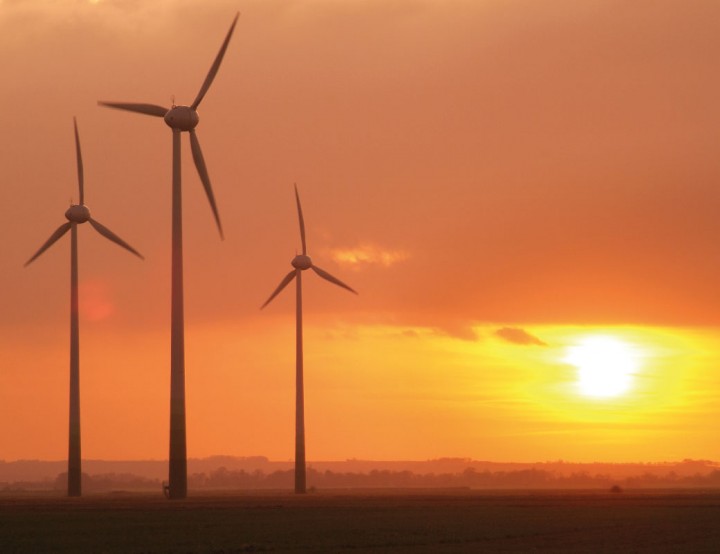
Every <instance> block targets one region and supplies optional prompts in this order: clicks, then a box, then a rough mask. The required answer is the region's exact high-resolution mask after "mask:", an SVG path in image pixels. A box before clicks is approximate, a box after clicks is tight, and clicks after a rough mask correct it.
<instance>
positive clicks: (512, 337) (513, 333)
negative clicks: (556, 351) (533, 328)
mask: <svg viewBox="0 0 720 554" xmlns="http://www.w3.org/2000/svg"><path fill="white" fill-rule="evenodd" d="M495 334H496V335H497V336H498V337H500V338H501V339H503V340H505V341H507V342H510V343H512V344H521V345H523V346H547V343H545V342H543V341H541V340H540V339H539V338H537V337H536V336H533V335H531V334H530V333H528V332H527V331H525V329H518V328H516V327H503V328H502V329H498V330H497V331H495Z"/></svg>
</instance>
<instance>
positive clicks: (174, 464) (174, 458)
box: [98, 13, 240, 498]
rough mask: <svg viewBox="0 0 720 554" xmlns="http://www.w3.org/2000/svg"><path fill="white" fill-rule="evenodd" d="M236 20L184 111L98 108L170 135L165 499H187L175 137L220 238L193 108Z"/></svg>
mask: <svg viewBox="0 0 720 554" xmlns="http://www.w3.org/2000/svg"><path fill="white" fill-rule="evenodd" d="M239 15H240V14H239V13H237V14H236V15H235V19H233V22H232V25H231V26H230V30H229V31H228V33H227V35H226V36H225V40H224V41H223V43H222V46H221V47H220V51H219V52H218V54H217V56H216V57H215V61H214V62H213V64H212V66H211V67H210V71H209V72H208V74H207V77H205V81H204V82H203V84H202V86H201V87H200V92H198V94H197V96H196V97H195V100H194V101H193V103H192V104H190V105H189V106H176V105H174V103H173V106H172V107H171V108H170V109H168V108H165V107H163V106H157V105H155V104H133V103H123V102H98V103H99V104H100V105H101V106H107V107H109V108H117V109H120V110H127V111H131V112H137V113H141V114H145V115H152V116H155V117H162V118H163V119H164V120H165V123H166V124H167V125H168V126H169V127H170V128H171V129H172V278H171V315H170V318H171V332H170V468H169V483H168V497H169V498H185V497H186V496H187V446H186V444H187V443H186V431H185V331H184V329H185V324H184V309H183V260H182V190H181V176H180V133H182V132H183V131H187V132H188V133H190V149H191V150H192V155H193V160H194V162H195V167H196V168H197V172H198V174H199V175H200V180H201V181H202V184H203V187H204V188H205V194H206V195H207V198H208V201H209V202H210V208H211V209H212V212H213V215H214V216H215V222H216V223H217V227H218V231H219V232H220V237H221V238H222V237H223V231H222V226H221V224H220V216H219V214H218V210H217V206H216V205H215V197H214V196H213V192H212V187H211V185H210V177H209V176H208V172H207V167H206V166H205V159H204V158H203V154H202V150H201V149H200V142H199V141H198V138H197V135H196V133H195V127H196V126H197V124H198V122H199V121H200V118H199V116H198V113H197V107H198V106H199V105H200V102H202V99H203V98H204V97H205V94H206V93H207V91H208V89H209V88H210V85H211V84H212V82H213V80H214V79H215V75H217V72H218V69H219V68H220V64H221V63H222V60H223V56H225V50H227V47H228V44H229V43H230V37H232V34H233V31H234V30H235V24H236V23H237V19H238V16H239Z"/></svg>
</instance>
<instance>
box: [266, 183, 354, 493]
mask: <svg viewBox="0 0 720 554" xmlns="http://www.w3.org/2000/svg"><path fill="white" fill-rule="evenodd" d="M295 200H296V202H297V209H298V219H299V220H300V241H301V242H302V254H298V255H297V256H295V257H294V258H293V260H292V262H290V263H291V264H292V266H293V268H294V269H293V270H292V271H291V272H290V273H288V274H287V275H286V276H285V278H284V279H283V280H282V281H281V282H280V284H279V285H278V287H277V288H276V289H275V291H273V293H272V294H271V295H270V298H268V299H267V300H266V301H265V303H264V304H263V305H262V306H261V308H260V309H263V308H264V307H265V306H267V305H268V304H269V303H270V302H271V301H272V299H273V298H275V297H276V296H277V295H278V294H280V291H282V290H283V289H284V288H285V287H286V286H288V285H289V284H290V282H291V281H292V280H293V279H297V281H296V287H297V288H296V305H295V493H297V494H304V493H305V491H306V479H305V392H304V385H303V338H302V272H303V271H305V270H307V269H312V270H313V271H314V272H315V273H317V274H318V275H319V276H320V277H322V278H323V279H325V280H326V281H330V282H331V283H333V284H335V285H338V286H339V287H342V288H344V289H347V290H349V291H350V292H352V293H355V294H357V292H356V291H355V290H353V289H352V288H350V287H349V286H347V285H346V284H345V283H343V282H342V281H341V280H340V279H338V278H336V277H333V276H332V275H330V274H329V273H328V272H327V271H325V270H324V269H320V268H319V267H318V266H316V265H315V264H313V262H312V260H311V259H310V256H308V255H307V245H306V243H305V220H304V219H303V214H302V207H301V206H300V195H299V194H298V190H297V185H296V186H295Z"/></svg>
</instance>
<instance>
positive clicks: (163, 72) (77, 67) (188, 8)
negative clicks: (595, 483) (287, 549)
mask: <svg viewBox="0 0 720 554" xmlns="http://www.w3.org/2000/svg"><path fill="white" fill-rule="evenodd" d="M238 11H239V12H241V15H240V18H239V19H238V23H237V27H236V29H235V34H234V36H233V38H232V41H231V42H230V45H229V47H228V50H227V53H226V55H225V59H224V62H223V64H222V66H221V68H220V71H219V73H218V76H217V78H216V80H215V82H214V83H213V85H212V88H211V89H210V91H209V92H208V94H207V96H206V97H205V99H204V100H203V104H202V106H200V108H199V113H200V124H199V126H198V128H197V134H198V137H199V139H200V142H201V144H202V147H203V151H204V154H205V161H206V163H207V166H208V169H209V173H210V178H211V180H212V183H213V188H214V192H215V197H216V200H217V203H218V208H219V211H220V217H221V220H222V222H223V227H224V230H225V240H224V241H222V240H220V238H219V236H218V232H217V229H216V227H215V223H214V221H213V217H212V212H211V210H210V208H209V206H208V203H207V201H206V199H205V196H204V193H203V189H202V186H201V184H200V180H199V178H198V176H197V173H196V171H195V168H194V166H193V163H192V158H191V155H190V148H189V144H188V139H187V137H186V136H183V137H182V138H183V140H182V155H183V191H184V198H183V200H184V208H185V210H184V217H185V220H184V223H185V225H184V239H185V304H186V305H185V319H186V337H185V344H186V376H187V410H188V416H187V417H188V419H187V424H188V455H189V456H190V457H203V456H209V455H213V454H228V455H237V456H248V455H266V456H268V457H270V458H271V459H274V460H287V459H291V458H292V456H293V433H294V355H295V350H294V324H295V313H294V295H293V291H292V289H288V290H286V291H284V292H283V294H282V295H280V296H279V297H278V298H277V299H275V300H274V301H273V303H272V304H271V305H269V306H268V307H267V308H266V309H264V310H263V311H260V309H259V307H260V306H261V305H262V303H263V302H264V301H265V300H266V299H267V297H268V296H269V294H270V293H271V292H272V291H273V289H274V288H275V287H276V285H277V284H278V282H279V281H280V280H281V279H282V277H283V276H284V275H285V274H286V273H287V272H288V271H289V270H290V269H291V266H290V260H291V259H292V258H293V256H295V254H296V253H297V252H298V251H299V249H300V238H299V232H298V222H297V214H296V208H295V203H294V202H295V199H294V193H293V183H297V186H298V189H299V192H300V195H301V199H302V202H303V209H304V215H305V222H306V227H307V240H308V250H309V252H308V253H309V254H310V255H311V256H312V257H313V260H314V261H315V262H316V263H317V264H318V265H319V266H320V267H322V268H324V269H326V270H327V271H329V272H330V273H332V274H333V275H336V276H337V277H339V278H340V279H342V280H343V281H345V282H347V283H348V284H349V285H350V286H352V287H353V288H355V289H356V290H357V291H358V292H359V295H358V296H355V295H352V294H348V293H347V291H344V290H342V289H340V288H338V287H335V286H333V285H331V284H329V283H327V282H325V281H322V280H321V279H319V278H317V276H316V275H312V274H308V273H306V274H305V276H306V278H305V279H304V280H303V284H304V294H305V300H304V306H305V312H304V313H305V368H306V425H307V456H308V459H309V460H344V459H347V458H363V459H378V460H391V459H416V460H422V459H428V458H437V457H443V456H460V457H471V458H475V459H481V460H497V461H544V460H555V459H566V460H573V461H661V460H676V459H682V458H704V459H714V460H720V440H718V435H719V434H720V428H718V423H717V422H718V421H720V340H719V339H720V294H719V292H718V291H719V290H720V289H719V285H720V246H718V244H719V243H720V155H718V151H720V68H719V67H718V52H720V3H718V2H717V1H716V0H688V1H685V2H678V1H675V0H638V1H635V2H617V1H615V0H587V1H582V2H578V1H577V0H547V1H544V2H537V1H535V0H304V1H292V0H291V1H288V0H244V1H241V2H238V1H228V0H203V1H200V0H153V1H149V2H143V1H140V0H33V1H31V2H27V1H22V0H0V74H1V75H2V84H1V85H0V105H2V106H3V110H2V116H0V121H2V134H1V135H0V195H1V197H0V198H1V200H2V205H4V206H5V216H4V217H3V218H2V219H0V237H2V238H0V241H1V242H0V244H2V250H1V251H2V256H0V290H1V292H0V331H1V332H0V459H5V460H16V459H28V458H30V459H36V458H37V459H53V460H54V459H63V458H64V457H65V456H66V455H67V417H68V416H67V411H68V379H69V377H68V365H69V362H68V357H69V327H68V323H69V281H70V278H69V257H70V253H69V250H70V241H69V237H64V238H63V239H61V240H60V241H59V242H58V243H57V244H56V245H54V246H53V247H52V249H51V250H49V251H48V252H46V253H45V254H43V256H42V257H41V258H39V259H38V260H36V261H35V262H34V263H33V264H32V265H30V266H28V267H27V268H24V267H23V264H24V263H25V262H26V261H27V259H28V258H29V257H30V256H31V255H32V254H33V253H34V252H35V251H36V250H37V249H38V247H39V246H40V245H41V244H42V243H43V242H44V241H45V240H46V239H47V238H48V237H49V236H50V234H51V233H52V231H53V230H55V229H56V228H57V227H58V226H59V225H60V224H62V223H64V222H65V219H64V215H63V214H64V212H65V210H66V209H67V207H68V206H69V202H70V200H71V199H72V200H73V201H74V202H77V201H78V192H77V174H76V165H75V145H74V139H73V127H72V125H73V121H72V118H73V116H76V117H77V121H78V127H79V131H80V139H81V143H82V149H83V158H84V165H85V201H86V204H87V205H88V206H89V208H90V209H91V210H92V214H93V217H95V218H96V219H98V220H99V221H100V222H102V223H103V224H105V225H106V226H107V227H109V228H110V229H111V230H113V231H114V232H115V233H117V234H118V235H120V236H121V237H122V238H123V239H125V240H126V241H127V242H129V243H130V244H131V245H132V246H134V247H135V248H137V249H138V250H139V251H140V252H141V253H142V254H143V255H144V256H145V258H146V259H145V261H141V260H138V259H137V258H135V257H134V256H132V255H130V254H129V253H127V252H126V251H124V250H122V249H120V248H118V247H117V246H115V245H113V244H111V243H110V242H108V241H107V240H105V239H103V238H102V237H100V236H99V235H98V234H97V233H95V232H94V231H93V229H92V228H90V226H88V225H82V226H81V227H80V229H79V243H80V244H79V247H80V302H81V329H80V342H81V368H80V371H81V398H82V433H83V436H82V440H83V457H84V458H104V459H139V458H143V459H147V458H154V459H163V458H166V457H167V452H168V426H169V389H170V387H169V382H170V362H169V358H170V325H169V319H170V292H169V288H170V207H171V205H170V186H171V132H170V130H169V128H168V127H166V126H165V125H164V123H163V122H162V121H160V120H158V119H153V118H149V117H144V116H141V115H136V114H132V113H128V112H120V111H116V110H110V109H106V108H102V107H99V106H98V105H97V102H98V100H106V101H126V102H147V103H153V104H160V105H166V106H169V105H170V104H171V103H172V100H173V98H175V101H176V102H177V103H178V104H189V103H191V102H192V100H193V99H194V97H195V95H196V94H197V91H198V89H199V88H200V85H201V84H202V82H203V79H204V78H205V75H206V74H207V71H208V69H209V67H210V64H211V63H212V61H213V59H214V57H215V55H216V53H217V51H218V48H219V47H220V44H221V42H222V39H223V37H224V36H225V33H226V32H227V30H228V28H229V26H230V23H231V22H232V18H233V17H234V15H235V13H236V12H238ZM608 353H609V354H608ZM613 353H615V354H617V356H616V357H613V356H612V355H610V354H613ZM593 364H599V366H600V369H597V370H596V369H594V367H595V366H594V365H593ZM583 371H588V372H595V374H594V375H591V376H590V377H587V375H586V377H582V374H583ZM612 374H618V381H617V382H607V375H612ZM598 375H600V376H601V377H598ZM596 377H597V378H599V379H601V380H604V382H603V385H604V386H608V387H609V388H608V389H607V390H605V389H602V388H598V387H599V385H593V378H596ZM583 379H586V380H585V381H583Z"/></svg>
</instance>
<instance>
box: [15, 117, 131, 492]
mask: <svg viewBox="0 0 720 554" xmlns="http://www.w3.org/2000/svg"><path fill="white" fill-rule="evenodd" d="M73 122H74V126H75V149H76V153H77V170H78V185H79V189H80V203H79V204H72V205H71V206H70V208H68V210H67V211H66V212H65V217H66V218H67V220H68V221H67V223H63V224H62V225H60V227H58V228H57V230H56V231H55V232H54V233H53V234H52V235H50V238H49V239H48V240H47V241H46V242H45V244H43V245H42V246H41V247H40V249H39V250H38V251H37V252H35V255H34V256H33V257H32V258H30V259H29V260H28V261H27V262H26V263H25V266H26V267H27V266H28V265H29V264H31V263H32V262H33V261H34V260H35V259H36V258H37V257H38V256H40V254H42V253H43V252H45V250H47V249H48V248H50V247H51V246H52V245H53V244H54V243H55V242H56V241H57V240H58V239H60V237H62V236H63V235H64V234H65V233H67V232H68V231H70V436H69V440H68V496H80V495H81V493H82V486H81V475H82V470H81V456H80V325H79V321H78V247H77V226H78V225H79V224H82V223H85V222H86V221H87V222H89V223H90V225H92V227H93V228H94V229H95V230H96V231H97V232H98V233H100V234H101V235H102V236H104V237H105V238H106V239H108V240H111V241H112V242H114V243H115V244H118V245H120V246H122V247H123V248H125V249H126V250H129V251H130V252H132V253H133V254H135V255H136V256H139V257H140V258H142V256H141V255H140V253H139V252H138V251H137V250H135V249H134V248H133V247H132V246H130V245H129V244H128V243H126V242H125V241H124V240H122V239H121V238H120V237H118V236H117V235H116V234H115V233H113V232H112V231H111V230H110V229H108V228H107V227H105V226H104V225H102V224H101V223H100V222H98V221H96V220H94V219H93V218H92V217H90V210H89V209H88V207H87V206H86V205H85V190H84V189H85V187H84V174H83V163H82V153H81V152H80V137H79V135H78V129H77V121H75V120H74V119H73Z"/></svg>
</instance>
